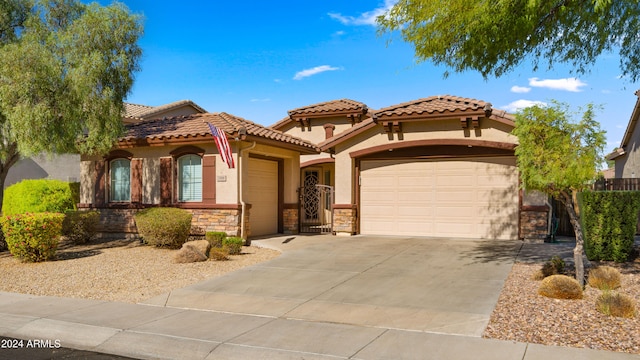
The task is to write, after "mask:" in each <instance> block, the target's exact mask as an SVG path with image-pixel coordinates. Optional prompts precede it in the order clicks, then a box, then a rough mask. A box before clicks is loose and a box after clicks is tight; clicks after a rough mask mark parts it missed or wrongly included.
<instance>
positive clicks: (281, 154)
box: [238, 142, 300, 204]
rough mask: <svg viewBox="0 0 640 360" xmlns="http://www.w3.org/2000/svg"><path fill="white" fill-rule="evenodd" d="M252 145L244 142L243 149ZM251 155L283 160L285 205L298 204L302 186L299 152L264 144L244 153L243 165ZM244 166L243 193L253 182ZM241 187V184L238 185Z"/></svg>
mask: <svg viewBox="0 0 640 360" xmlns="http://www.w3.org/2000/svg"><path fill="white" fill-rule="evenodd" d="M251 145H252V144H251V143H247V142H243V143H242V145H241V149H249V148H250V147H251ZM250 154H255V155H258V156H265V157H272V158H273V159H274V160H278V159H282V160H283V165H284V202H285V203H290V204H293V203H297V202H298V195H297V192H296V190H297V189H298V187H299V186H300V156H299V153H298V152H295V151H291V150H287V149H282V148H277V147H273V146H267V145H262V144H256V146H255V147H254V148H252V149H250V150H246V151H244V152H243V156H242V159H241V160H240V161H241V162H242V164H247V163H248V162H249V161H248V160H249V156H250ZM241 166H242V182H243V184H244V186H245V188H244V189H243V191H246V186H247V185H248V184H249V182H251V180H252V179H251V178H249V175H248V168H247V167H246V166H244V165H241ZM238 186H240V184H239V185H238Z"/></svg>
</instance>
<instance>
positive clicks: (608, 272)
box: [589, 266, 622, 291]
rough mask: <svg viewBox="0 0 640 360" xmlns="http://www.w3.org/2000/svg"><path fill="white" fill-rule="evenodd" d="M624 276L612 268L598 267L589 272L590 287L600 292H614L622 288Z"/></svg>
mask: <svg viewBox="0 0 640 360" xmlns="http://www.w3.org/2000/svg"><path fill="white" fill-rule="evenodd" d="M621 282H622V275H621V274H620V271H618V269H616V268H613V267H611V266H598V267H596V268H593V269H591V270H590V271H589V286H591V287H594V288H596V289H600V290H605V291H606V290H614V289H617V288H619V287H620V284H621Z"/></svg>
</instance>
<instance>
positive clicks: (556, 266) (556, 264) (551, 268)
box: [533, 255, 565, 280]
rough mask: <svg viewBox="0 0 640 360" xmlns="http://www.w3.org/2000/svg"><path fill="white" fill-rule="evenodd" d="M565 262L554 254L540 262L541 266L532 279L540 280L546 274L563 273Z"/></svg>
mask: <svg viewBox="0 0 640 360" xmlns="http://www.w3.org/2000/svg"><path fill="white" fill-rule="evenodd" d="M564 270H565V263H564V260H562V258H561V257H560V256H557V255H554V256H552V257H551V259H549V261H546V262H545V263H544V264H542V268H541V269H540V270H538V271H537V272H536V273H535V274H534V275H533V279H534V280H542V279H544V278H546V277H547V276H551V275H558V274H564Z"/></svg>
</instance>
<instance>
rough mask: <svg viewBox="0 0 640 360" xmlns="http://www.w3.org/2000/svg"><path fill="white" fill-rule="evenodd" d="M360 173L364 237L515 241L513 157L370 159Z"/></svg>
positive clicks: (515, 204) (515, 209)
mask: <svg viewBox="0 0 640 360" xmlns="http://www.w3.org/2000/svg"><path fill="white" fill-rule="evenodd" d="M361 169H362V171H361V177H362V179H361V189H360V203H361V204H360V212H361V217H360V225H361V231H360V232H361V233H363V234H391V235H393V234H402V235H417V236H450V237H481V238H504V239H510V238H516V237H517V224H518V216H517V214H518V192H517V181H518V176H517V172H516V168H515V159H514V158H513V157H504V158H480V159H478V158H474V159H455V160H439V161H424V160H423V161H420V160H415V161H414V160H384V161H381V160H380V161H379V160H368V161H363V162H362V163H361ZM382 183H384V185H383V186H381V184H382ZM371 208H375V215H374V214H373V213H372V211H371Z"/></svg>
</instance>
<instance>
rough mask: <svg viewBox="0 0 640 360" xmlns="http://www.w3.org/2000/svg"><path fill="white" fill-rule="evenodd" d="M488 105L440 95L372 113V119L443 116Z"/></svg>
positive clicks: (472, 100)
mask: <svg viewBox="0 0 640 360" xmlns="http://www.w3.org/2000/svg"><path fill="white" fill-rule="evenodd" d="M487 105H488V106H491V104H490V103H487V102H484V101H482V100H475V99H468V98H463V97H457V96H450V95H442V96H431V97H428V98H424V99H418V100H414V101H410V102H406V103H401V104H397V105H393V106H389V107H386V108H383V109H380V110H378V111H376V112H375V113H374V117H377V118H383V117H392V116H406V115H426V114H435V113H439V114H444V113H447V112H451V113H453V112H459V111H468V110H471V111H475V110H483V109H484V107H485V106H487Z"/></svg>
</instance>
